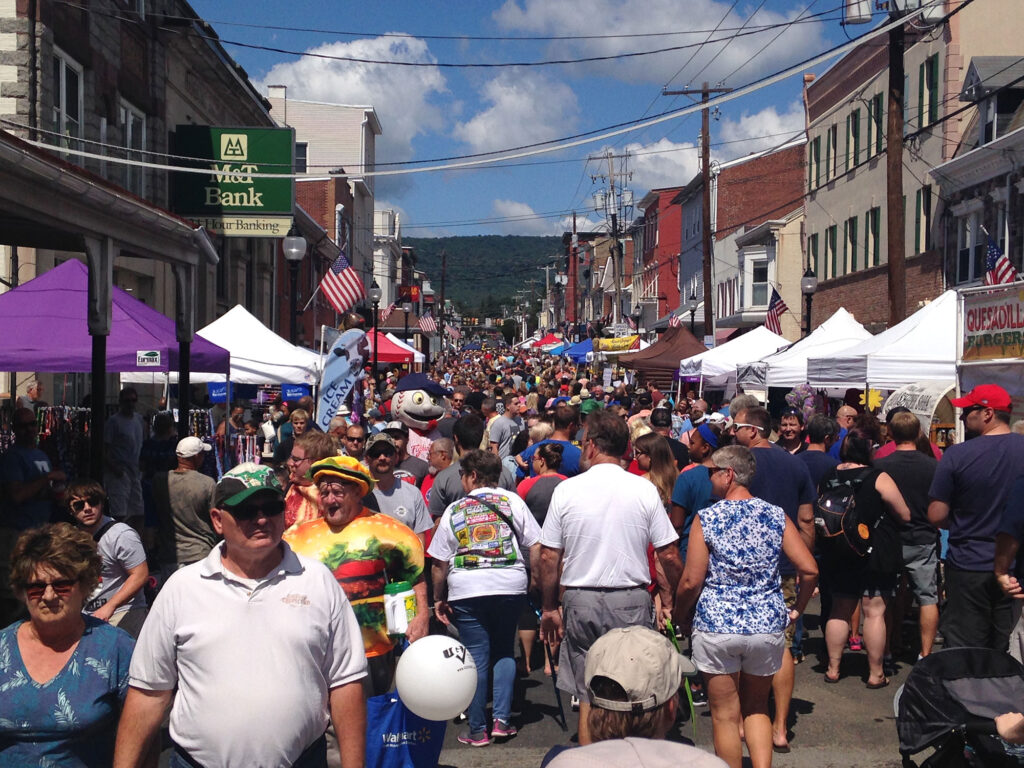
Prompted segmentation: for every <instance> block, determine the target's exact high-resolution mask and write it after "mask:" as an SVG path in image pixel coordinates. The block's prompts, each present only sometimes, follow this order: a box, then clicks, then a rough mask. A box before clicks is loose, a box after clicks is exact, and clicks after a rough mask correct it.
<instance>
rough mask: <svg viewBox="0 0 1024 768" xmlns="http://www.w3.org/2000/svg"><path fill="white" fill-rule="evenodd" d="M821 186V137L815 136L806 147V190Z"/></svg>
mask: <svg viewBox="0 0 1024 768" xmlns="http://www.w3.org/2000/svg"><path fill="white" fill-rule="evenodd" d="M820 186H821V136H815V137H814V138H813V139H812V140H811V143H810V144H808V145H807V188H808V189H817V188H818V187H820Z"/></svg>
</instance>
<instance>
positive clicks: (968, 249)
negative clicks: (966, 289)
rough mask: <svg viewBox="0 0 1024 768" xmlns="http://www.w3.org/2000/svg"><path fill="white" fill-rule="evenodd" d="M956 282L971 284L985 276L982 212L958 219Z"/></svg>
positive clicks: (973, 212) (971, 213)
mask: <svg viewBox="0 0 1024 768" xmlns="http://www.w3.org/2000/svg"><path fill="white" fill-rule="evenodd" d="M956 241H957V242H956V250H957V260H956V281H957V282H958V283H969V282H971V281H973V280H980V279H981V277H982V275H983V274H984V269H985V266H984V260H985V240H984V236H983V235H982V233H981V211H980V210H979V211H972V212H970V213H968V214H966V215H965V216H961V217H960V218H959V219H957V237H956Z"/></svg>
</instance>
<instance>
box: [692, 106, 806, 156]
mask: <svg viewBox="0 0 1024 768" xmlns="http://www.w3.org/2000/svg"><path fill="white" fill-rule="evenodd" d="M803 129H804V108H803V105H802V104H801V103H800V102H799V101H794V102H793V103H792V104H790V105H789V109H787V110H786V111H784V112H781V113H780V112H779V111H778V110H777V109H776V108H775V107H765V108H764V109H762V110H761V111H760V112H755V113H753V114H751V113H749V112H743V113H742V114H741V115H740V116H739V118H738V119H736V120H732V119H729V118H726V119H725V120H722V121H721V122H720V123H719V124H718V126H717V130H716V129H715V127H714V126H713V127H712V129H711V135H712V137H713V141H715V142H730V143H723V144H722V145H721V146H719V147H716V148H715V149H714V150H712V153H711V154H712V156H713V157H718V158H721V159H727V160H729V159H732V158H735V157H742V156H744V155H749V154H750V153H751V152H760V151H762V150H765V149H770V148H772V147H776V146H778V145H779V144H782V143H783V142H784V141H786V140H787V139H789V138H791V137H795V135H796V134H797V133H799V132H801V131H803ZM732 142H735V143H732Z"/></svg>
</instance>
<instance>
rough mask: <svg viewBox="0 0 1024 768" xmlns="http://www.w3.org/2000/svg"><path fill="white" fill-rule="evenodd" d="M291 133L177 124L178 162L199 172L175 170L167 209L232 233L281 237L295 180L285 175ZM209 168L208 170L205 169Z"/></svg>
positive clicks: (292, 139)
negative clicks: (273, 175)
mask: <svg viewBox="0 0 1024 768" xmlns="http://www.w3.org/2000/svg"><path fill="white" fill-rule="evenodd" d="M294 147H295V134H294V131H293V130H292V129H291V128H213V127H210V126H205V125H179V126H178V127H177V128H176V129H175V134H174V154H175V155H177V156H178V157H179V158H182V157H185V158H195V160H194V161H191V160H181V159H179V160H176V162H177V164H178V165H181V166H183V167H186V168H201V169H203V170H204V173H174V174H173V177H172V179H173V180H172V189H171V208H172V210H173V211H174V212H175V213H178V214H180V215H182V216H184V217H186V218H188V219H191V220H192V221H194V222H195V223H196V224H197V225H202V226H205V227H206V228H207V229H209V230H210V231H212V232H215V233H218V234H222V235H227V236H232V237H283V236H284V235H285V234H286V233H287V232H288V228H289V227H290V226H291V221H292V211H293V208H294V202H295V182H294V180H293V179H292V178H290V177H284V178H265V177H264V178H261V177H259V176H258V174H268V173H281V174H288V173H291V170H292V168H293V160H294V156H293V151H294ZM205 171H208V172H205Z"/></svg>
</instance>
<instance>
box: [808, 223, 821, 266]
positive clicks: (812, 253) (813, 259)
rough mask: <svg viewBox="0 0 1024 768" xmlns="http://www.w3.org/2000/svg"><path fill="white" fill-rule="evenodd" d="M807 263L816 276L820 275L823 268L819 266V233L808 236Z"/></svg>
mask: <svg viewBox="0 0 1024 768" xmlns="http://www.w3.org/2000/svg"><path fill="white" fill-rule="evenodd" d="M807 263H808V264H810V265H811V269H813V270H814V274H816V275H820V274H821V268H820V266H819V265H818V235H817V233H815V234H813V235H808V236H807Z"/></svg>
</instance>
